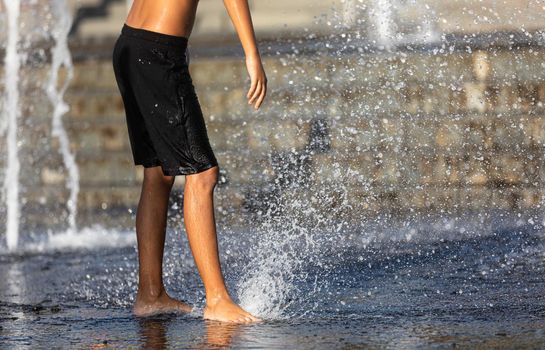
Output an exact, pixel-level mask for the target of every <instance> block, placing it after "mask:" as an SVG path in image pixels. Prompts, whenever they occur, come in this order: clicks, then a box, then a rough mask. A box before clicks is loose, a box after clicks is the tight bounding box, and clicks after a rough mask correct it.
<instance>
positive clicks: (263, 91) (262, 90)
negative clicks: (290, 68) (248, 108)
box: [255, 85, 267, 109]
mask: <svg viewBox="0 0 545 350" xmlns="http://www.w3.org/2000/svg"><path fill="white" fill-rule="evenodd" d="M266 95H267V86H266V85H264V86H263V88H262V89H261V95H260V96H259V98H258V99H257V102H256V103H255V109H258V108H259V107H261V104H262V103H263V100H264V99H265V96H266Z"/></svg>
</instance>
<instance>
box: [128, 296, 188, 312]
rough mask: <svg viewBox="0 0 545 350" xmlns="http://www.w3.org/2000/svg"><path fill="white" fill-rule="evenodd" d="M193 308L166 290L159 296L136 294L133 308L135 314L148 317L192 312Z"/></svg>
mask: <svg viewBox="0 0 545 350" xmlns="http://www.w3.org/2000/svg"><path fill="white" fill-rule="evenodd" d="M192 310H193V308H192V307H191V306H189V305H188V304H186V303H184V302H181V301H179V300H176V299H172V298H171V297H170V296H169V295H168V294H167V293H166V292H162V293H161V294H160V295H159V296H158V297H146V298H145V297H141V296H139V295H137V296H136V302H135V303H134V306H133V308H132V312H133V314H134V315H135V316H138V317H146V316H152V315H157V314H166V313H190V312H191V311H192Z"/></svg>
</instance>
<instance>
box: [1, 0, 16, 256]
mask: <svg viewBox="0 0 545 350" xmlns="http://www.w3.org/2000/svg"><path fill="white" fill-rule="evenodd" d="M4 6H5V8H6V17H7V21H8V40H7V45H6V56H5V60H4V87H5V89H6V92H5V101H4V111H3V114H4V118H3V120H4V121H3V123H2V126H1V129H0V131H1V133H2V134H4V133H6V132H7V135H6V136H7V137H6V143H7V160H6V163H7V165H6V173H5V176H4V190H5V202H6V208H7V217H6V219H7V220H6V243H7V246H8V249H14V248H15V247H17V241H18V238H19V234H18V233H19V212H20V204H19V169H20V164H19V157H18V153H19V146H18V143H17V127H18V125H17V119H19V108H18V105H19V87H18V79H17V77H18V76H19V68H20V66H21V61H20V55H19V53H18V51H17V44H18V42H19V28H18V25H19V13H20V3H19V0H4Z"/></svg>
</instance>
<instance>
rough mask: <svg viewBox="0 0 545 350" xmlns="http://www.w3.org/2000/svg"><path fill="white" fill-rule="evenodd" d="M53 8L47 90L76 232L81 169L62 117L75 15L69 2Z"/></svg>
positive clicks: (70, 220)
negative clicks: (54, 17) (69, 38)
mask: <svg viewBox="0 0 545 350" xmlns="http://www.w3.org/2000/svg"><path fill="white" fill-rule="evenodd" d="M53 10H54V11H55V13H56V14H57V15H58V19H59V21H58V22H57V25H55V26H54V27H53V29H52V32H51V36H52V37H53V39H54V40H55V46H54V47H53V49H52V58H51V71H50V75H49V81H48V84H47V86H46V92H47V96H48V98H49V100H50V101H51V104H52V106H53V115H52V136H53V137H56V138H58V140H59V145H60V153H61V155H62V159H63V163H64V165H65V167H66V169H67V170H68V178H67V180H66V186H67V188H68V189H69V190H70V197H69V199H68V202H67V207H68V212H69V213H68V224H69V228H68V231H69V232H76V230H77V227H76V216H77V201H78V193H79V169H78V165H77V163H76V158H75V155H74V154H73V153H72V152H71V151H70V142H69V140H68V135H67V133H66V129H65V128H64V126H63V123H62V116H63V115H64V114H65V113H66V112H68V111H69V110H70V107H69V106H68V105H67V104H66V102H65V101H64V93H65V91H66V89H67V88H68V84H69V83H70V81H71V80H72V77H73V75H74V69H73V65H72V58H71V55H70V51H69V49H68V42H67V39H68V33H69V32H70V27H71V25H72V17H71V16H70V13H69V12H68V5H67V4H66V1H64V0H62V1H55V2H54V3H53ZM62 68H64V70H65V77H64V79H63V81H62V82H61V86H60V88H57V85H58V84H59V74H60V72H61V69H62Z"/></svg>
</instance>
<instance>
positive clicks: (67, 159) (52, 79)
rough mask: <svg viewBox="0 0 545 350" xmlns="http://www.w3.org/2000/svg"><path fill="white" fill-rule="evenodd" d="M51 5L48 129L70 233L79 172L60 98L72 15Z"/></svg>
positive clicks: (69, 67) (69, 73)
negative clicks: (61, 172)
mask: <svg viewBox="0 0 545 350" xmlns="http://www.w3.org/2000/svg"><path fill="white" fill-rule="evenodd" d="M6 1H7V0H6ZM54 5H55V8H54V9H53V10H55V12H56V13H57V14H58V16H59V21H58V23H57V25H55V26H54V28H53V31H52V33H51V34H52V36H53V39H54V40H55V46H54V47H53V48H52V52H51V53H52V55H51V70H50V75H49V81H48V84H47V86H46V92H47V96H48V98H49V100H50V101H51V104H52V105H53V116H52V131H51V133H52V135H53V137H56V138H57V139H58V140H59V146H60V148H59V151H60V153H61V155H62V159H63V162H64V165H65V167H66V170H67V171H68V177H67V180H66V187H67V188H68V189H69V190H70V197H69V199H68V203H67V207H68V224H69V228H68V230H69V232H71V233H74V232H76V229H77V227H76V216H77V201H78V194H79V177H80V176H79V168H78V165H77V163H76V157H75V155H74V153H72V152H71V151H70V141H69V138H68V134H67V132H66V129H65V128H64V125H63V122H62V117H63V115H64V114H65V113H66V112H68V111H69V110H70V107H69V106H68V104H67V103H66V102H65V101H64V93H65V92H66V89H67V88H68V85H69V83H70V81H71V80H72V77H73V75H74V69H73V64H72V56H71V55H70V50H69V48H68V33H69V32H70V27H71V25H72V16H71V15H70V13H69V11H68V4H67V3H66V0H61V1H55V2H54ZM63 67H64V69H65V71H66V76H65V78H64V80H63V81H62V85H61V86H60V87H57V86H58V84H59V73H60V71H61V69H62V68H63Z"/></svg>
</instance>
